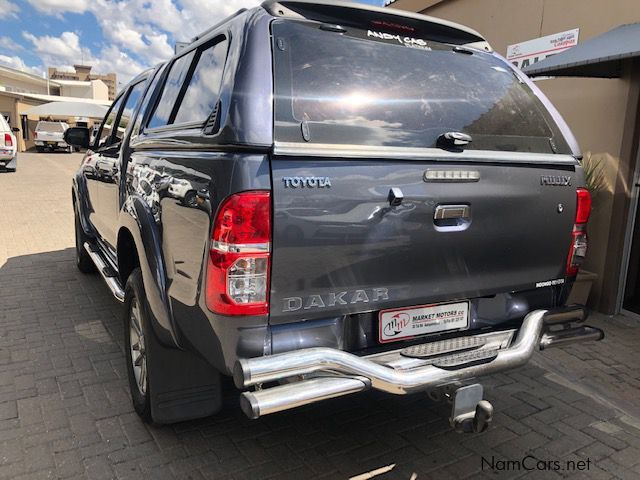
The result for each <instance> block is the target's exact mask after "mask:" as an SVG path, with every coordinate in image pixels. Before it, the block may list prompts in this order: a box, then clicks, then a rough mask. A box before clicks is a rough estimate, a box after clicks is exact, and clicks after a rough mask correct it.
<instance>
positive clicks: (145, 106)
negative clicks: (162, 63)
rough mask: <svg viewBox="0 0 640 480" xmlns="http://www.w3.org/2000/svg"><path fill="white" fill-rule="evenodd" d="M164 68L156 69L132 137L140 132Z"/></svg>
mask: <svg viewBox="0 0 640 480" xmlns="http://www.w3.org/2000/svg"><path fill="white" fill-rule="evenodd" d="M162 70H163V69H162V67H161V68H159V69H158V70H156V71H155V72H154V74H153V75H154V77H153V80H152V81H151V85H149V88H148V89H147V92H146V93H145V95H144V98H143V99H142V105H141V106H140V113H138V116H137V117H136V119H135V124H134V125H133V130H131V136H132V137H135V136H136V135H138V134H139V133H140V127H141V126H142V120H143V118H144V114H145V112H146V111H147V109H148V108H149V102H150V101H151V98H152V97H153V93H154V92H155V90H156V87H157V86H158V82H159V81H160V79H161V78H162Z"/></svg>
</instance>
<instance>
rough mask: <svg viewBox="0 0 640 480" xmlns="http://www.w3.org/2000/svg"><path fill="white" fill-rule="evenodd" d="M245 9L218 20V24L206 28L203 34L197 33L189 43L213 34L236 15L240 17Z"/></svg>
mask: <svg viewBox="0 0 640 480" xmlns="http://www.w3.org/2000/svg"><path fill="white" fill-rule="evenodd" d="M246 11H247V9H246V8H241V9H240V10H238V11H237V12H235V13H232V14H231V15H229V16H228V17H227V18H225V19H223V20H220V21H219V22H218V23H216V24H215V25H214V26H213V27H209V28H207V29H206V30H205V31H204V32H201V33H199V34H198V35H196V36H195V37H193V38H192V39H191V41H190V42H189V43H193V42H197V41H198V40H200V39H201V38H202V37H206V36H207V35H208V34H209V33H211V32H213V31H214V30H215V29H216V28H218V27H219V26H220V25H224V24H225V23H227V22H228V21H229V20H231V19H232V18H235V17H237V16H238V15H240V14H241V13H244V12H246Z"/></svg>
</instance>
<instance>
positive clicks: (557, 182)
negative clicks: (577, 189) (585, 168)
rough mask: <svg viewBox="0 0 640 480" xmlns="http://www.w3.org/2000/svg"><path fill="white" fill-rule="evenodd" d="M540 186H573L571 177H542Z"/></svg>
mask: <svg viewBox="0 0 640 480" xmlns="http://www.w3.org/2000/svg"><path fill="white" fill-rule="evenodd" d="M540 185H548V186H550V187H569V186H571V177H570V176H569V175H540Z"/></svg>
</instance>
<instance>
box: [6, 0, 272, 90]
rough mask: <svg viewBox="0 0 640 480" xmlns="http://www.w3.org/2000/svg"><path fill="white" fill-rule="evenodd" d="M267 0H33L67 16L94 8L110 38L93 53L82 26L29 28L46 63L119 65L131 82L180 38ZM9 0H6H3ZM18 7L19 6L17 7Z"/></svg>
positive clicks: (121, 76)
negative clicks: (55, 32)
mask: <svg viewBox="0 0 640 480" xmlns="http://www.w3.org/2000/svg"><path fill="white" fill-rule="evenodd" d="M260 1H261V0H28V2H29V3H30V4H31V5H32V6H33V7H35V8H36V9H37V10H38V11H40V12H42V13H45V14H47V15H54V16H58V17H61V18H63V16H64V14H65V13H84V12H90V13H92V14H93V15H94V17H95V18H96V21H97V22H98V25H99V27H100V29H101V31H102V34H103V37H104V40H105V44H104V45H103V46H102V47H101V48H100V51H96V50H95V49H93V50H94V52H93V53H91V51H90V50H89V49H88V48H86V47H83V46H82V41H81V38H80V36H79V34H78V33H76V32H64V33H62V34H61V35H60V36H59V37H55V36H49V35H44V36H40V37H39V36H36V35H34V34H33V33H28V32H24V33H23V37H24V38H25V39H27V40H28V41H29V42H30V43H31V44H32V45H33V51H34V53H35V54H36V55H38V56H39V57H40V59H41V60H42V62H43V64H45V65H48V66H49V65H50V66H55V67H61V66H62V67H67V68H68V67H69V66H70V65H73V64H76V63H80V62H81V61H82V62H84V63H85V64H90V65H93V66H94V71H96V72H101V73H108V72H112V71H115V72H116V73H117V74H118V81H119V83H120V82H127V81H128V80H129V79H130V78H131V77H132V76H134V75H135V74H137V73H139V72H140V71H141V70H142V69H144V68H146V67H149V66H152V65H155V64H157V63H159V62H162V61H164V60H167V59H168V58H170V57H171V55H172V54H173V43H174V41H188V40H189V39H191V38H192V37H193V36H195V35H197V34H199V33H201V32H202V31H204V30H206V29H207V28H209V27H211V26H212V25H214V24H215V23H217V22H219V21H220V20H222V19H223V18H224V17H226V16H228V15H230V14H232V13H233V12H235V11H236V10H238V9H240V8H251V7H254V6H256V5H259V3H260ZM3 2H4V3H6V2H8V0H0V5H2V3H3ZM16 8H17V7H16Z"/></svg>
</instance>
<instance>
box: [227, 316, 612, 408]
mask: <svg viewBox="0 0 640 480" xmlns="http://www.w3.org/2000/svg"><path fill="white" fill-rule="evenodd" d="M585 318H586V311H585V309H584V307H563V308H562V309H558V310H554V311H547V310H536V311H533V312H531V313H529V314H528V315H527V316H526V317H525V318H524V320H523V322H522V326H521V327H520V329H519V330H518V331H517V335H516V331H515V330H513V331H506V332H495V333H494V335H499V334H502V335H504V334H507V335H511V336H510V337H509V338H512V337H513V336H515V340H513V341H512V342H510V341H509V342H507V344H506V345H504V346H498V347H494V348H493V350H489V351H488V352H487V350H486V349H485V350H482V349H483V348H485V347H484V346H480V347H478V350H476V352H477V353H478V355H467V353H466V352H464V353H462V354H460V353H457V352H454V353H452V354H450V355H449V356H450V357H463V356H466V357H463V358H468V360H467V362H466V363H462V364H461V363H460V362H456V361H453V362H442V358H444V359H447V358H448V357H447V356H445V357H439V358H440V360H439V361H438V362H434V360H433V359H430V358H425V359H419V358H408V357H406V355H403V353H402V352H403V350H397V351H394V352H386V353H384V354H377V355H370V356H366V357H359V356H357V355H354V354H352V353H348V352H345V351H342V350H337V349H332V348H308V349H302V350H294V351H291V352H286V353H281V354H277V355H271V356H265V357H259V358H252V359H241V360H238V361H237V362H236V365H235V368H234V381H235V383H236V386H237V387H238V388H240V389H243V388H247V387H251V386H256V390H255V391H253V392H244V393H242V395H241V397H240V405H241V407H242V409H243V411H244V412H245V414H246V415H247V416H248V417H249V418H258V417H259V416H262V415H266V414H269V413H274V412H279V411H282V410H287V409H290V408H294V407H298V406H301V405H306V404H309V403H313V402H317V401H320V400H325V399H327V398H333V397H338V396H341V395H348V394H351V393H355V392H358V391H362V390H367V389H368V388H374V389H376V390H381V391H384V392H388V393H392V394H397V395H402V394H407V393H412V392H416V391H421V390H429V389H433V388H437V387H441V386H444V385H448V384H452V383H456V382H461V381H464V380H469V379H472V378H475V377H479V376H482V375H489V374H492V373H496V372H500V371H503V370H508V369H512V368H515V367H519V366H521V365H524V364H526V363H527V362H528V361H529V359H530V358H531V356H532V355H533V352H534V351H535V350H536V349H537V348H549V347H552V346H557V345H564V344H567V343H570V342H580V341H587V340H601V339H602V338H603V337H604V333H603V332H602V330H599V329H597V328H593V327H586V326H582V327H572V326H571V322H582V321H584V320H585ZM479 336H481V335H479ZM477 343H478V345H482V344H483V343H487V342H477ZM488 343H490V341H489V342H488ZM509 343H510V344H509ZM483 352H484V354H483ZM478 359H480V360H478ZM454 360H455V358H454ZM449 364H453V365H455V367H453V368H450V367H446V366H444V365H449ZM296 378H297V379H298V380H297V381H293V382H291V383H285V384H283V385H279V386H275V387H270V388H265V389H262V385H263V384H266V383H270V382H278V381H282V380H284V379H288V380H293V379H296Z"/></svg>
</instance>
